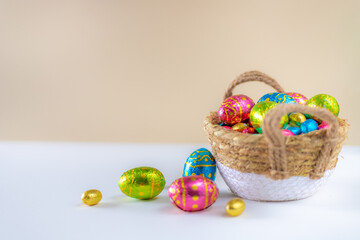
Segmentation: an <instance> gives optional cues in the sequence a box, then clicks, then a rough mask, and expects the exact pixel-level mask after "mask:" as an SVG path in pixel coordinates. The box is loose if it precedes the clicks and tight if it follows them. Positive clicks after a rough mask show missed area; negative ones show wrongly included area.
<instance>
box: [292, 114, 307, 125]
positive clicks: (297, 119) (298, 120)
mask: <svg viewBox="0 0 360 240" xmlns="http://www.w3.org/2000/svg"><path fill="white" fill-rule="evenodd" d="M305 121H306V117H305V116H304V114H301V113H298V112H297V113H290V114H289V122H290V125H291V126H293V127H299V126H300V125H301V124H302V123H303V122H305Z"/></svg>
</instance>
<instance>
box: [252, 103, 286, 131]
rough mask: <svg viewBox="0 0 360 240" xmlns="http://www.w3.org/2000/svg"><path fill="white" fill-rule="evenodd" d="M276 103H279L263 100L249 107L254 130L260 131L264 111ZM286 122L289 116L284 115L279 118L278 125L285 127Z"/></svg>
mask: <svg viewBox="0 0 360 240" xmlns="http://www.w3.org/2000/svg"><path fill="white" fill-rule="evenodd" d="M277 105H279V104H278V103H275V102H269V101H264V102H258V103H257V104H255V106H254V107H253V108H252V109H251V112H250V122H251V125H252V126H253V127H254V128H255V129H256V131H257V132H258V133H262V129H261V124H262V122H263V121H264V118H265V115H266V113H267V112H268V111H269V110H270V109H272V108H274V107H276V106H277ZM288 122H289V117H288V116H287V115H284V116H283V117H282V118H281V121H280V123H279V126H280V127H286V126H287V124H288Z"/></svg>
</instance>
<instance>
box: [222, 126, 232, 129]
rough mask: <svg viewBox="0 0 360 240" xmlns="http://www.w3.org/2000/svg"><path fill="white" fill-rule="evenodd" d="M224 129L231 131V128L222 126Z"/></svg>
mask: <svg viewBox="0 0 360 240" xmlns="http://www.w3.org/2000/svg"><path fill="white" fill-rule="evenodd" d="M222 127H223V128H224V129H226V130H232V128H231V127H229V126H222Z"/></svg>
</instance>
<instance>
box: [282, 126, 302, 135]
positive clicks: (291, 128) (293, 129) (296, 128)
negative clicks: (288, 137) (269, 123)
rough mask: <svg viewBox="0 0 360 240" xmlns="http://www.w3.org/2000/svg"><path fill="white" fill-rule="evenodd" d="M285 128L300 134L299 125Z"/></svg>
mask: <svg viewBox="0 0 360 240" xmlns="http://www.w3.org/2000/svg"><path fill="white" fill-rule="evenodd" d="M286 129H287V130H289V131H291V132H293V133H294V134H295V135H299V134H301V129H300V128H299V127H287V128H286Z"/></svg>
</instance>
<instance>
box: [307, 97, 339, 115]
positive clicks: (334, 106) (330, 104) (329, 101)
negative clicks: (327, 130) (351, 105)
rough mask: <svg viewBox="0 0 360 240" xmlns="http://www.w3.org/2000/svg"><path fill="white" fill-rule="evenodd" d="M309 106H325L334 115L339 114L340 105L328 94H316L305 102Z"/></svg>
mask: <svg viewBox="0 0 360 240" xmlns="http://www.w3.org/2000/svg"><path fill="white" fill-rule="evenodd" d="M306 105H307V106H310V107H318V108H326V109H327V110H329V111H330V112H332V113H333V114H334V115H335V116H336V117H337V116H338V115H339V111H340V107H339V103H338V102H337V101H336V99H335V98H334V97H332V96H330V95H328V94H318V95H315V96H313V97H312V98H310V99H309V100H308V102H307V103H306Z"/></svg>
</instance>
